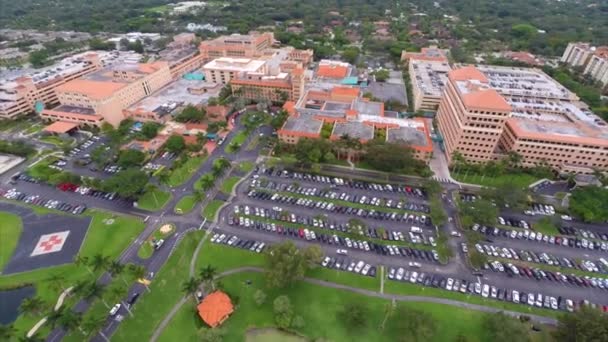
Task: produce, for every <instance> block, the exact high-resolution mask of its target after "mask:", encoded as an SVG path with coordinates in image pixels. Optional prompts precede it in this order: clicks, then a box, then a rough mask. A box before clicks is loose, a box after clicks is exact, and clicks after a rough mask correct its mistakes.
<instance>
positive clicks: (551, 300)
mask: <svg viewBox="0 0 608 342" xmlns="http://www.w3.org/2000/svg"><path fill="white" fill-rule="evenodd" d="M388 278H389V279H390V280H395V281H402V282H409V283H413V284H420V285H424V286H430V287H435V288H440V289H445V290H447V291H453V292H460V293H463V294H472V295H479V296H481V297H483V298H492V299H496V300H501V301H506V302H512V303H516V304H527V305H529V306H536V307H540V308H546V309H553V310H563V311H569V312H572V311H574V310H576V308H577V305H576V303H575V302H574V301H573V300H571V299H568V298H563V297H561V296H560V297H553V296H547V295H543V294H542V293H537V294H535V293H525V292H521V291H517V290H511V289H502V288H499V287H496V286H492V285H489V284H482V283H479V282H474V281H467V280H463V279H454V278H448V277H444V276H441V275H433V274H426V273H423V272H418V271H410V270H406V269H404V268H402V267H398V268H397V267H390V268H389V269H388ZM585 304H586V305H590V306H594V304H592V303H589V302H588V301H583V302H581V305H585ZM606 309H608V307H606Z"/></svg>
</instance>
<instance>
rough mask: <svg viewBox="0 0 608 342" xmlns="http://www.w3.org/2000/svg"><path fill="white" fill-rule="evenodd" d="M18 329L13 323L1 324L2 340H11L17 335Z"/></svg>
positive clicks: (0, 337)
mask: <svg viewBox="0 0 608 342" xmlns="http://www.w3.org/2000/svg"><path fill="white" fill-rule="evenodd" d="M15 333H17V329H15V327H14V326H13V325H12V324H7V325H4V324H0V340H4V341H10V339H11V338H13V337H14V336H15Z"/></svg>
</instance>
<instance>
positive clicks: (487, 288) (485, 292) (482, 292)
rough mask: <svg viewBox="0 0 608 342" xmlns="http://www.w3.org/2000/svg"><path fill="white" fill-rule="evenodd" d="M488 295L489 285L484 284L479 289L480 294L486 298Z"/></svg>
mask: <svg viewBox="0 0 608 342" xmlns="http://www.w3.org/2000/svg"><path fill="white" fill-rule="evenodd" d="M489 295H490V285H488V284H484V285H483V289H482V290H481V296H482V297H483V298H488V296H489Z"/></svg>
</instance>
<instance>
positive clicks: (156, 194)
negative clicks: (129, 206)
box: [137, 189, 171, 211]
mask: <svg viewBox="0 0 608 342" xmlns="http://www.w3.org/2000/svg"><path fill="white" fill-rule="evenodd" d="M170 198H171V193H169V192H164V191H162V190H160V189H151V190H148V191H146V192H145V193H144V194H143V195H142V196H141V197H140V198H139V199H138V200H137V207H138V208H140V209H143V210H148V211H157V210H160V209H162V208H163V207H164V206H165V205H166V204H167V202H168V201H169V199H170Z"/></svg>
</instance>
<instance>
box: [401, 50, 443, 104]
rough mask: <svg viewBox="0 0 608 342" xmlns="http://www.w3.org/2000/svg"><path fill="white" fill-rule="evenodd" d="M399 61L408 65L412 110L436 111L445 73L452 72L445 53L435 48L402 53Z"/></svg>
mask: <svg viewBox="0 0 608 342" xmlns="http://www.w3.org/2000/svg"><path fill="white" fill-rule="evenodd" d="M401 61H403V62H406V63H408V72H409V75H410V83H411V85H412V96H413V102H414V110H415V111H418V110H427V111H436V110H437V108H438V107H439V101H440V100H441V95H442V94H443V87H444V86H445V83H446V82H447V73H448V71H450V70H452V68H451V67H450V64H449V63H448V57H447V54H446V52H445V51H444V50H441V49H438V48H437V47H436V46H431V47H428V48H423V49H421V51H420V52H407V51H403V52H402V53H401Z"/></svg>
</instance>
